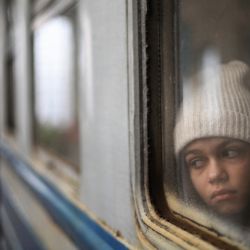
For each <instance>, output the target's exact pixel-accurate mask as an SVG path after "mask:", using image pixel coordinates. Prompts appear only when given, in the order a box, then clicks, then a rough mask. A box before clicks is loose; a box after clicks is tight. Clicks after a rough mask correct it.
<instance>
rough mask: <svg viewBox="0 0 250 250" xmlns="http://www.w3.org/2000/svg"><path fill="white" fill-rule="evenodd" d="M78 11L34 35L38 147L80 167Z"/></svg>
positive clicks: (36, 134) (47, 25)
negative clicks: (76, 27)
mask: <svg viewBox="0 0 250 250" xmlns="http://www.w3.org/2000/svg"><path fill="white" fill-rule="evenodd" d="M74 17H75V10H74V9H73V10H71V11H70V12H69V13H67V14H65V15H61V16H57V17H54V18H53V19H51V20H49V21H47V22H46V23H44V24H42V25H41V26H39V27H38V28H37V29H36V30H35V32H34V65H35V66H34V78H35V86H34V94H35V98H34V99H35V138H36V143H38V144H39V145H42V146H43V147H44V148H45V149H47V150H50V151H51V152H53V153H56V154H57V155H58V156H60V157H62V158H64V159H66V160H69V161H70V162H71V163H73V164H76V165H79V133H78V111H77V108H78V98H77V82H76V79H77V78H76V67H75V61H76V60H75V57H76V53H75V49H76V48H75V44H74V43H75V38H74V36H75V34H74V31H75V30H74V29H75V26H74V25H75V23H74Z"/></svg>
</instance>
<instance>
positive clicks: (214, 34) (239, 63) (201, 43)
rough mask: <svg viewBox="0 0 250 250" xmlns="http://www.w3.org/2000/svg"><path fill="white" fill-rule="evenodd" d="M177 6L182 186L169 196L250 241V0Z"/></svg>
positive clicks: (177, 139)
mask: <svg viewBox="0 0 250 250" xmlns="http://www.w3.org/2000/svg"><path fill="white" fill-rule="evenodd" d="M178 6H179V9H178V14H179V16H178V43H179V45H178V61H179V69H178V79H179V83H178V84H179V88H178V94H177V95H178V96H177V97H176V99H177V101H176V102H177V105H176V106H177V110H176V119H175V120H176V121H175V128H174V151H175V156H176V165H175V167H174V168H175V181H176V183H177V185H176V187H175V189H176V190H175V195H173V197H171V195H167V199H168V203H169V205H170V207H171V208H172V210H173V211H175V212H177V213H178V214H180V215H184V216H185V217H187V218H191V219H192V220H195V221H196V222H197V221H198V222H199V223H201V224H204V225H205V226H207V227H209V228H213V230H216V231H220V232H222V233H226V234H227V235H228V236H230V237H233V238H235V237H237V238H238V239H240V240H243V241H244V242H245V244H248V245H249V242H247V241H249V237H247V235H249V233H250V212H249V211H250V210H249V208H250V77H249V76H250V67H249V65H250V56H249V55H250V46H249V44H250V31H249V27H248V26H249V17H250V2H249V1H246V0H239V1H233V0H221V1H204V0H202V1H194V0H185V1H182V0H180V1H179V5H178ZM166 178H168V176H166ZM167 182H168V180H167V179H166V181H165V186H166V190H167V189H168V184H167ZM176 198H177V199H176ZM183 207H184V208H185V209H183ZM225 224H230V225H231V227H226V226H225Z"/></svg>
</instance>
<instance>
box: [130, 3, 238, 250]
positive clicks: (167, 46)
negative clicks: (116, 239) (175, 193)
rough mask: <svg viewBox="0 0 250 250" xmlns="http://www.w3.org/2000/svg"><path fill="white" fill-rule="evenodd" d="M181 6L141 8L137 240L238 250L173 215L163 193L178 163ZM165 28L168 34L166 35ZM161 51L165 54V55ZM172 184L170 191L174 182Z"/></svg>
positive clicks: (148, 5)
mask: <svg viewBox="0 0 250 250" xmlns="http://www.w3.org/2000/svg"><path fill="white" fill-rule="evenodd" d="M178 7H179V6H178V4H177V3H176V1H174V0H168V1H161V0H151V1H147V0H144V1H141V2H140V3H139V2H138V5H137V12H138V16H137V18H138V20H137V25H138V26H137V36H138V47H139V55H138V65H137V67H138V74H139V76H138V81H139V83H138V84H139V85H138V88H139V93H138V96H137V97H138V98H139V100H140V101H139V102H140V103H139V107H138V110H137V112H138V113H139V118H138V120H137V124H138V126H139V127H140V132H139V133H138V132H137V133H136V132H135V134H136V135H137V136H136V139H137V140H136V142H135V143H136V145H137V146H136V147H135V149H136V152H137V153H138V154H139V155H140V156H139V157H137V159H136V161H135V162H136V166H137V167H136V169H135V178H134V179H135V181H134V182H135V183H137V184H138V183H139V185H135V184H134V197H135V209H136V215H137V226H138V231H139V232H138V236H139V239H141V242H142V244H143V245H144V246H145V247H148V246H151V247H156V248H166V247H170V246H172V247H173V246H174V247H177V246H178V247H182V248H185V249H189V248H193V247H195V248H197V249H210V248H215V247H219V248H222V249H238V247H242V246H241V245H240V243H237V242H234V241H232V240H231V239H229V238H227V237H226V236H224V235H220V234H219V233H218V232H216V231H212V230H210V229H209V228H207V227H204V226H202V225H199V224H198V223H196V222H195V221H194V220H192V219H189V218H185V217H184V216H181V215H178V214H177V213H174V212H171V210H170V208H169V207H168V204H167V200H166V198H165V194H164V186H163V185H164V184H163V181H164V176H163V174H162V173H163V166H164V165H166V166H167V165H168V164H174V161H175V159H174V147H173V138H172V137H173V136H172V135H171V133H170V132H169V131H170V130H169V129H170V128H171V127H172V132H173V127H174V122H175V117H174V114H175V110H177V104H178V102H179V99H180V98H181V97H180V96H178V95H179V92H178V90H179V88H180V87H179V79H178V71H179V69H178V65H179V62H178V58H179V57H178V53H179V51H178V45H177V42H178V41H179V40H178V38H179V37H178V36H179V34H178V30H177V29H178ZM164 10H166V13H163V11H164ZM163 30H166V32H165V33H164V35H162V31H163ZM166 41H167V42H166ZM163 51H164V54H165V55H167V56H162V55H163V54H162V52H163ZM163 65H164V66H165V65H167V67H166V68H165V67H164V68H163ZM135 98H136V97H135ZM166 104H170V105H171V106H168V107H167V108H168V111H167V114H168V117H169V115H170V116H172V117H171V118H170V119H169V120H168V123H167V125H166V124H165V123H164V126H162V124H163V123H162V121H166V117H165V114H166V110H165V109H166V106H165V105H166ZM165 134H170V135H169V138H172V139H169V138H168V140H171V142H166V140H165V141H164V140H163V135H165ZM165 143H167V146H168V147H169V152H170V153H172V158H171V157H170V159H165V152H164V147H166V145H165ZM138 158H139V159H138ZM169 184H170V188H171V187H172V186H173V182H172V181H171V182H170V183H169ZM156 194H157V195H156Z"/></svg>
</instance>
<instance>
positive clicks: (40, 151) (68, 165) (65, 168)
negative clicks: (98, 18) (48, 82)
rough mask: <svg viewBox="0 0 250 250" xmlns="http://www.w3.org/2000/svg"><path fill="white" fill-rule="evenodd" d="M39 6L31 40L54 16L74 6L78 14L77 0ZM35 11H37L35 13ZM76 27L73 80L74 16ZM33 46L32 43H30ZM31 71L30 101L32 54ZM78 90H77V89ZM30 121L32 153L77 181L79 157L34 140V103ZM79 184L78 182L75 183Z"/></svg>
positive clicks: (77, 75)
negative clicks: (69, 158)
mask: <svg viewBox="0 0 250 250" xmlns="http://www.w3.org/2000/svg"><path fill="white" fill-rule="evenodd" d="M37 6H38V7H39V4H38V3H37V5H34V6H33V13H35V15H34V16H33V18H32V21H31V32H32V40H34V32H35V30H36V29H38V28H39V27H40V26H41V25H43V24H44V23H46V22H48V21H50V20H52V19H53V18H54V17H56V16H59V15H63V14H64V13H67V12H68V11H69V10H71V9H72V8H75V11H76V15H78V12H79V11H78V8H79V5H78V1H77V0H62V1H56V0H48V1H45V2H44V5H43V4H41V6H40V10H39V11H37V10H36V8H38V7H37ZM36 11H37V13H36ZM76 22H77V27H75V26H74V27H73V32H74V34H75V37H74V46H75V48H74V49H73V53H74V60H73V63H74V66H73V67H72V69H73V71H74V80H75V81H77V82H78V81H79V72H78V70H79V69H78V58H77V55H78V50H79V46H78V38H79V35H78V34H77V32H76V31H77V30H76V29H79V27H78V26H79V24H78V18H77V17H76ZM32 46H33V43H32ZM32 51H33V52H32V53H34V50H33V48H32ZM32 65H33V66H32V67H33V68H32V73H33V77H32V78H33V79H32V93H33V95H32V102H33V103H34V101H35V96H34V88H35V78H34V70H35V69H34V54H33V55H32ZM78 92H79V91H78ZM79 98H80V96H77V99H78V102H77V104H76V105H77V108H76V110H77V116H78V123H79V126H78V127H79V155H80V147H81V135H80V126H81V125H80V119H79V117H80V116H79V112H80V109H79ZM32 107H33V110H32V123H33V126H32V128H33V131H32V134H33V135H32V138H33V144H32V149H33V153H34V155H35V156H36V157H37V158H38V159H39V161H41V162H42V163H43V164H44V165H45V167H46V168H48V169H49V170H51V171H55V172H58V171H59V172H61V174H62V175H65V176H68V177H69V178H70V179H72V182H74V183H76V182H78V181H79V178H80V177H79V173H81V159H80V158H79V164H75V163H73V162H71V161H69V160H68V159H67V158H66V157H65V158H64V157H63V156H62V155H60V154H59V153H57V152H56V150H53V149H51V148H49V147H46V146H44V145H42V144H40V143H39V142H36V135H35V134H36V118H35V109H34V105H32ZM77 186H79V184H77Z"/></svg>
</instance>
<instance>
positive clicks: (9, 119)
mask: <svg viewBox="0 0 250 250" xmlns="http://www.w3.org/2000/svg"><path fill="white" fill-rule="evenodd" d="M6 8H7V11H6V26H7V27H6V30H7V31H8V32H7V52H6V57H5V60H6V61H5V69H6V88H5V91H6V97H7V98H6V101H7V102H6V117H5V121H6V128H7V131H8V132H10V133H14V132H15V126H16V125H15V113H14V107H15V103H14V100H15V98H14V93H15V79H14V76H13V75H14V63H15V55H14V52H13V45H14V44H13V32H14V29H13V16H12V13H13V11H12V8H13V3H12V1H9V2H8V3H7V6H6Z"/></svg>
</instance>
